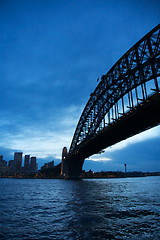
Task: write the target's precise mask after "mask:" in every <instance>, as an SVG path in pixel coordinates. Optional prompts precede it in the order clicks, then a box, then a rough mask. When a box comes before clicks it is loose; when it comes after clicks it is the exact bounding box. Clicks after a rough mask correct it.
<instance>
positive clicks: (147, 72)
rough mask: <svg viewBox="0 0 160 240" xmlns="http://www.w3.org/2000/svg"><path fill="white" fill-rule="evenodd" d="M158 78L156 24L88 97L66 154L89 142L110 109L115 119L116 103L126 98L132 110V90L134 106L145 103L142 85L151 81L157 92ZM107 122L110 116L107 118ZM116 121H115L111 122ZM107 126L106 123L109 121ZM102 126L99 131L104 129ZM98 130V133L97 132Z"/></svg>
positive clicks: (159, 36)
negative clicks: (139, 91) (140, 102)
mask: <svg viewBox="0 0 160 240" xmlns="http://www.w3.org/2000/svg"><path fill="white" fill-rule="evenodd" d="M159 76H160V24H159V25H158V26H156V27H155V28H154V29H152V30H151V31H150V32H149V33H148V34H147V35H145V36H144V37H143V38H142V39H141V40H139V41H138V42H137V43H136V44H135V45H134V46H133V47H132V48H131V49H130V50H129V51H128V52H126V53H125V54H124V55H123V56H122V57H121V58H120V59H119V60H118V61H117V62H116V63H115V64H114V66H113V67H112V68H111V69H110V70H109V71H108V72H107V74H105V75H103V76H102V77H101V81H100V83H99V84H98V86H97V87H96V89H95V91H94V92H93V93H92V94H91V96H90V99H89V101H88V102H87V104H86V106H85V108H84V110H83V113H82V115H81V117H80V120H79V122H78V125H77V128H76V130H75V133H74V136H73V140H72V143H71V147H70V151H69V152H70V153H72V152H73V151H74V150H76V148H77V146H78V145H79V144H81V143H83V142H85V141H86V140H88V139H89V138H91V137H92V136H93V135H94V134H95V132H96V131H98V130H97V129H98V128H99V126H100V125H101V124H102V121H103V120H104V118H105V116H106V114H109V113H110V110H111V108H112V109H113V106H114V108H115V116H116V118H118V116H119V114H120V113H119V112H118V105H117V107H116V104H117V102H118V101H119V100H120V99H122V107H123V113H122V115H123V114H124V102H123V97H124V96H125V95H126V94H128V96H129V102H130V103H129V104H130V106H129V107H130V108H132V107H133V96H132V90H133V89H135V94H136V98H137V105H138V104H139V100H146V99H147V97H148V96H147V92H146V88H145V83H146V82H147V81H149V80H152V79H154V81H155V91H156V92H159V87H158V82H157V77H159ZM140 85H141V87H142V92H143V99H138V95H137V92H136V89H137V87H138V86H140ZM109 118H110V114H109ZM114 120H116V119H114ZM109 123H110V119H109ZM105 127H106V126H105V123H104V126H103V128H105ZM99 130H100V129H99Z"/></svg>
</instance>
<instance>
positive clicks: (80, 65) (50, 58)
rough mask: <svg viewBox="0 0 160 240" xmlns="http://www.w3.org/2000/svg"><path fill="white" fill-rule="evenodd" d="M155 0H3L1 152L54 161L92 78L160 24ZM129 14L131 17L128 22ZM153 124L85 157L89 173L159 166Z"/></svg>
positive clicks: (159, 132)
mask: <svg viewBox="0 0 160 240" xmlns="http://www.w3.org/2000/svg"><path fill="white" fill-rule="evenodd" d="M159 8H160V4H159V2H158V1H155V2H154V3H152V2H150V1H130V2H128V1H123V2H121V3H120V2H118V1H114V2H113V1H107V2H106V1H81V2H76V1H67V2H66V1H62V2H59V1H53V2H52V1H49V0H47V1H45V2H44V1H38V2H36V1H32V2H21V1H18V0H16V1H14V3H13V2H11V1H5V2H4V1H2V2H1V4H0V13H1V14H0V28H1V38H2V39H1V50H2V51H1V52H2V53H1V57H0V62H1V68H0V73H1V95H0V102H1V108H0V116H1V118H0V127H1V136H2V137H1V141H0V153H1V154H2V155H4V159H6V160H7V161H9V160H10V156H12V154H13V152H16V151H22V152H24V154H28V153H29V154H30V155H35V156H36V157H37V161H38V164H39V167H40V166H42V165H44V163H45V162H47V161H48V162H50V161H51V160H52V159H53V160H54V161H55V164H58V163H60V161H61V154H62V149H63V147H64V146H66V147H67V149H69V147H70V143H71V141H72V137H73V134H74V131H75V128H76V125H77V123H78V120H79V118H80V115H81V113H82V111H83V108H84V107H85V105H86V103H87V101H88V99H89V96H90V94H91V92H93V91H94V89H95V87H96V86H97V78H98V77H99V78H100V77H101V76H102V75H103V74H105V73H106V72H107V71H108V70H109V69H110V68H111V67H112V65H113V64H114V63H115V62H116V61H117V60H118V59H119V58H120V57H121V56H122V55H123V54H124V53H125V52H126V51H127V50H129V48H130V47H132V45H133V44H135V43H136V42H137V41H138V40H139V39H140V38H142V37H143V36H144V35H145V34H147V32H149V31H150V30H151V29H152V28H154V27H155V26H156V25H157V24H159ZM135 19H136V21H135ZM159 146H160V127H159V126H158V127H155V128H153V129H151V130H148V131H146V132H144V133H142V134H139V135H136V136H134V137H132V138H129V139H128V140H126V141H123V142H121V143H118V144H116V145H115V146H112V147H110V148H108V149H106V150H105V153H104V154H101V155H95V156H92V157H90V158H89V160H86V161H85V163H84V168H85V169H86V170H89V169H92V170H94V171H96V170H97V171H100V170H123V169H124V163H126V164H127V168H128V170H131V171H133V170H141V171H147V170H148V171H160V164H159V151H160V148H159Z"/></svg>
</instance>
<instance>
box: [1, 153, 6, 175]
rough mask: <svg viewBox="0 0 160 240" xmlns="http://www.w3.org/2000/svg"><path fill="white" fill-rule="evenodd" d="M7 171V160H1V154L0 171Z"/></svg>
mask: <svg viewBox="0 0 160 240" xmlns="http://www.w3.org/2000/svg"><path fill="white" fill-rule="evenodd" d="M6 171H7V162H6V161H5V160H3V156H2V155H1V156H0V173H4V172H6Z"/></svg>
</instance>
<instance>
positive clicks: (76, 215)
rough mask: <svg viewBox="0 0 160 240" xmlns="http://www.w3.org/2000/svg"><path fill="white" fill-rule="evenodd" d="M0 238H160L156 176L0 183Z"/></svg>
mask: <svg viewBox="0 0 160 240" xmlns="http://www.w3.org/2000/svg"><path fill="white" fill-rule="evenodd" d="M0 239H1V240H3V239H7V240H8V239H15V240H17V239H22V240H23V239H26V240H27V239H44V240H50V239H56V240H58V239H87V240H90V239H136V240H137V239H145V240H146V239H154V240H155V239H160V177H147V178H126V179H104V180H102V179H98V180H95V179H94V180H82V181H71V180H66V181H65V180H54V179H0Z"/></svg>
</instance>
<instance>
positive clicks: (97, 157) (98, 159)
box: [86, 155, 112, 162]
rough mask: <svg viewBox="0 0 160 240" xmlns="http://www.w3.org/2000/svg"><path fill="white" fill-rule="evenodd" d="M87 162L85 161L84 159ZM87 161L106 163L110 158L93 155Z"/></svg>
mask: <svg viewBox="0 0 160 240" xmlns="http://www.w3.org/2000/svg"><path fill="white" fill-rule="evenodd" d="M86 160H87V159H86ZM88 160H91V161H94V162H97V161H98V162H108V161H112V159H111V158H107V157H105V156H96V155H93V156H91V157H90V158H89V159H88Z"/></svg>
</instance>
